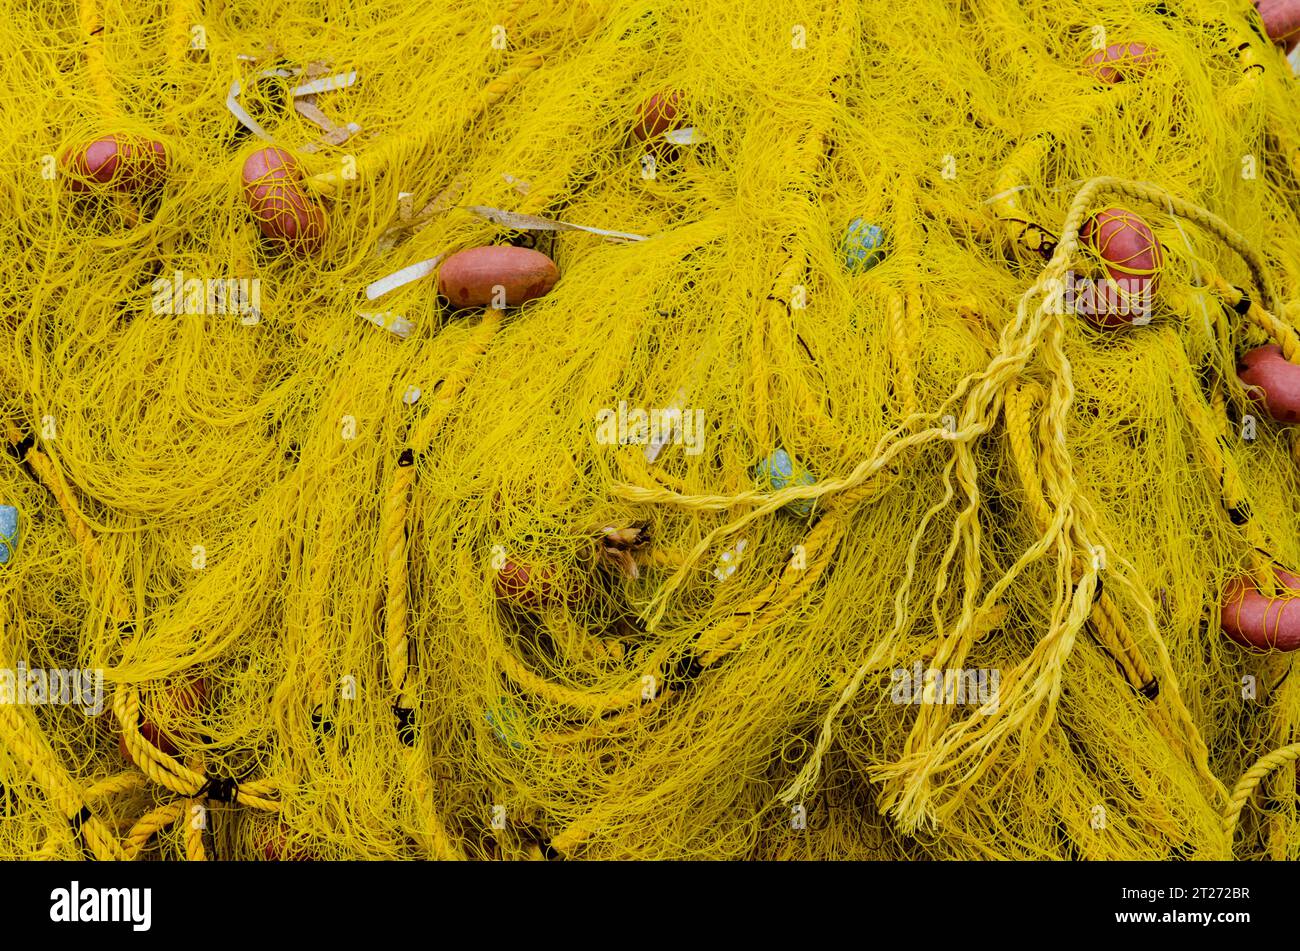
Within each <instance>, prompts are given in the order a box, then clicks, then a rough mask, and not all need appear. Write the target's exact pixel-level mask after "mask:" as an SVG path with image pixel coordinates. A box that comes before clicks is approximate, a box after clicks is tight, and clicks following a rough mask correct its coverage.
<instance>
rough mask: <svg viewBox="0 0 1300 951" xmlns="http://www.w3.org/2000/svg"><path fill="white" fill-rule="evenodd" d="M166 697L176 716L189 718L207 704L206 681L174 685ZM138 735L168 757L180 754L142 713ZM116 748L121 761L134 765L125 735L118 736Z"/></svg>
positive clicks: (156, 725) (174, 745)
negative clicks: (120, 755)
mask: <svg viewBox="0 0 1300 951" xmlns="http://www.w3.org/2000/svg"><path fill="white" fill-rule="evenodd" d="M166 697H167V705H168V706H169V707H171V709H173V710H175V711H176V713H177V714H179V715H180V716H191V715H193V714H195V713H197V712H198V711H199V710H201V709H202V708H203V707H204V705H205V704H206V703H207V700H208V682H207V680H206V679H204V678H202V677H199V678H196V679H194V680H191V681H188V682H186V683H181V684H177V685H174V686H172V687H170V688H169V689H168V690H167V691H166ZM140 735H141V736H142V737H144V739H145V740H146V741H148V742H149V743H150V744H151V745H153V746H155V747H157V748H158V749H159V750H160V751H161V752H163V753H165V754H166V755H168V756H175V755H176V754H177V753H179V752H180V747H178V746H177V745H176V741H175V740H174V739H173V738H172V737H171V736H170V735H168V734H167V733H166V732H164V731H163V729H162V728H161V727H159V726H158V724H156V723H154V722H153V721H152V720H148V719H146V718H145V716H144V714H143V713H141V715H140ZM117 748H118V751H119V752H120V753H121V754H122V758H123V759H125V760H126V761H127V762H130V763H135V759H134V757H132V756H131V752H130V750H129V749H128V748H127V745H126V736H125V735H122V734H119V735H118V738H117ZM136 765H139V764H138V763H137V764H136Z"/></svg>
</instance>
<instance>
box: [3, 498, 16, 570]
mask: <svg viewBox="0 0 1300 951" xmlns="http://www.w3.org/2000/svg"><path fill="white" fill-rule="evenodd" d="M17 551H18V510H17V509H16V508H14V507H13V506H12V505H0V565H7V564H9V561H10V559H11V558H13V556H14V555H15V554H16V553H17Z"/></svg>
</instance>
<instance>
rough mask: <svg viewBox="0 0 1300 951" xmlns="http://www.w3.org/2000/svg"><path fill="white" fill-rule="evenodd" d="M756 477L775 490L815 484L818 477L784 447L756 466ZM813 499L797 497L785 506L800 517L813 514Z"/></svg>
mask: <svg viewBox="0 0 1300 951" xmlns="http://www.w3.org/2000/svg"><path fill="white" fill-rule="evenodd" d="M754 478H755V479H756V480H758V482H759V484H760V485H764V486H767V487H768V488H770V489H771V490H772V491H773V492H779V491H781V490H782V489H785V488H789V487H790V486H792V485H815V484H816V482H817V479H816V478H815V477H814V476H813V474H812V473H811V472H809V471H808V470H807V469H805V468H803V467H802V466H800V465H798V464H797V463H796V462H795V461H794V459H792V458H791V457H790V454H789V453H788V452H786V451H785V450H784V449H777V450H776V451H774V452H773V453H772V454H771V455H770V456H768V457H767V458H766V459H763V460H761V461H760V462H759V464H758V465H757V466H756V467H755V468H754ZM813 501H814V500H813V499H796V500H795V501H793V502H791V503H789V504H788V505H786V506H785V510H786V511H787V512H790V513H791V514H793V515H798V516H799V517H800V518H807V517H808V516H809V515H811V514H812V510H813Z"/></svg>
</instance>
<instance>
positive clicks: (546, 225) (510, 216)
mask: <svg viewBox="0 0 1300 951" xmlns="http://www.w3.org/2000/svg"><path fill="white" fill-rule="evenodd" d="M465 210H466V211H472V212H473V213H474V214H476V215H478V216H479V217H480V218H486V219H487V220H488V221H490V222H492V223H493V224H498V225H505V226H506V227H507V228H518V229H520V230H521V231H585V232H587V233H588V234H598V235H601V236H602V237H606V238H610V239H611V240H614V241H644V240H645V236H644V235H639V234H628V233H627V232H626V231H606V230H605V229H604V228H589V227H587V226H586V225H575V224H570V223H569V222H567V221H551V220H550V219H549V218H539V217H537V216H536V215H521V214H519V213H518V212H514V211H502V210H501V209H500V208H486V207H484V206H482V205H469V206H467V207H466V209H465Z"/></svg>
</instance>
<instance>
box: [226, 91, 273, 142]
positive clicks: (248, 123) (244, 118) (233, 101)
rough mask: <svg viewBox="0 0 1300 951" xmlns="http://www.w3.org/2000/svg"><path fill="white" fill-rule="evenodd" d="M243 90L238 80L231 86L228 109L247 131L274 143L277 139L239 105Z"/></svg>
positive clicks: (227, 102) (227, 101) (227, 97)
mask: <svg viewBox="0 0 1300 951" xmlns="http://www.w3.org/2000/svg"><path fill="white" fill-rule="evenodd" d="M242 89H243V87H242V86H240V85H239V80H238V79H236V80H235V81H234V82H232V83H231V84H230V92H229V93H227V94H226V108H227V109H229V110H230V112H231V114H232V115H233V116H234V117H235V118H236V119H238V120H239V122H240V124H241V125H242V126H243V127H244V128H245V129H247V130H248V131H250V132H252V133H253V134H254V135H255V136H257V137H258V138H259V139H265V140H266V141H267V142H274V141H275V139H273V138H271V137H270V136H269V135H267V134H266V130H265V129H263V128H262V127H261V126H260V125H258V124H257V122H256V121H254V119H253V117H252V116H250V115H249V114H248V113H247V112H246V111H245V110H244V107H243V106H241V105H240V104H239V94H240V92H241V91H242Z"/></svg>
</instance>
